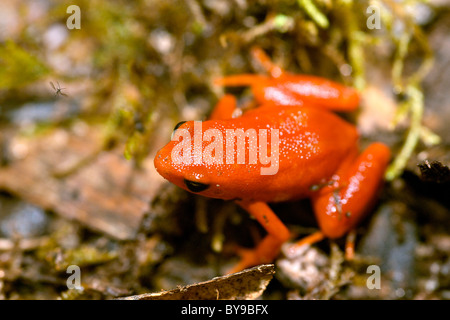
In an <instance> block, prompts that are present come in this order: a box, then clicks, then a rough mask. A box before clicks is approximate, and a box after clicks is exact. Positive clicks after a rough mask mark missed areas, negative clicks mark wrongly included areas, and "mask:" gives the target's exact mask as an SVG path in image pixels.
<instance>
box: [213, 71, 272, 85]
mask: <svg viewBox="0 0 450 320" xmlns="http://www.w3.org/2000/svg"><path fill="white" fill-rule="evenodd" d="M269 79H270V78H269V77H267V76H264V75H259V74H247V73H244V74H237V75H233V76H226V77H223V78H218V79H215V80H214V84H216V85H219V86H226V87H247V86H249V87H252V86H254V85H258V84H261V83H265V82H267V81H268V80H269Z"/></svg>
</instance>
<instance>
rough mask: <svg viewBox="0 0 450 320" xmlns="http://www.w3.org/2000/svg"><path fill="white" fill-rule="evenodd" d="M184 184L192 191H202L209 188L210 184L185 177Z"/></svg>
mask: <svg viewBox="0 0 450 320" xmlns="http://www.w3.org/2000/svg"><path fill="white" fill-rule="evenodd" d="M184 184H185V185H186V187H187V188H188V189H189V191H192V192H202V191H205V190H206V189H208V188H209V184H204V183H200V182H194V181H191V180H186V179H184Z"/></svg>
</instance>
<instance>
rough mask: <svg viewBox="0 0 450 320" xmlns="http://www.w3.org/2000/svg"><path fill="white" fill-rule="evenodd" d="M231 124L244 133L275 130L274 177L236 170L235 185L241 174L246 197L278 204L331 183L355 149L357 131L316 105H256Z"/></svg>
mask: <svg viewBox="0 0 450 320" xmlns="http://www.w3.org/2000/svg"><path fill="white" fill-rule="evenodd" d="M232 121H233V122H234V125H233V126H234V127H235V128H238V127H240V128H243V129H244V130H247V129H250V128H253V129H255V130H257V131H258V130H260V129H268V128H270V129H278V135H279V145H278V150H279V155H278V157H279V159H278V164H277V171H276V173H275V174H273V175H270V174H269V175H262V174H261V172H260V170H252V171H251V172H250V171H248V170H247V171H245V172H244V171H242V174H238V173H237V172H235V175H234V177H235V179H236V181H235V182H236V183H239V182H238V181H237V180H239V181H242V179H243V177H244V176H247V178H248V179H244V180H248V181H251V183H247V184H246V187H245V196H246V197H247V198H250V199H254V200H261V201H267V202H277V201H286V200H293V199H296V198H302V197H306V196H308V195H309V194H310V192H311V187H312V186H314V185H316V184H320V183H323V182H326V181H327V180H328V179H330V178H331V176H332V175H333V174H334V173H336V171H337V169H338V167H339V166H340V164H341V163H342V162H343V161H344V160H345V158H346V156H347V155H348V154H349V153H351V152H354V151H355V148H356V147H357V139H358V133H357V130H356V128H355V127H354V126H353V125H352V124H350V123H348V122H346V121H344V120H343V119H341V118H340V117H339V116H337V115H335V114H333V113H331V112H329V111H324V110H321V109H319V108H315V107H306V106H303V107H274V106H266V107H260V108H258V109H255V110H253V111H249V112H247V113H246V114H244V115H243V116H242V117H241V118H238V119H233V120H232ZM269 131H270V130H269ZM268 143H269V144H270V143H271V140H270V137H269V138H268ZM270 147H272V148H273V147H274V146H273V145H272V146H269V148H268V149H270ZM271 151H272V150H271ZM268 155H269V156H270V152H269V151H268ZM272 160H273V159H272ZM272 165H273V164H272ZM261 166H264V165H261ZM267 166H268V165H267ZM242 169H243V170H245V168H244V167H242Z"/></svg>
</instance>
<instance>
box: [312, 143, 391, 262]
mask: <svg viewBox="0 0 450 320" xmlns="http://www.w3.org/2000/svg"><path fill="white" fill-rule="evenodd" d="M389 159H390V150H389V148H388V147H387V146H385V145H384V144H382V143H373V144H371V145H370V146H369V147H368V148H367V149H366V150H365V151H364V152H363V153H362V154H360V155H359V156H357V157H356V158H354V159H353V160H351V161H345V164H344V165H343V166H342V168H341V169H339V170H338V172H337V173H336V176H337V179H336V183H335V184H333V185H328V186H326V187H324V188H322V189H320V190H319V191H317V193H316V194H315V195H313V196H312V203H313V207H314V212H315V215H316V218H317V220H318V223H319V226H320V230H321V231H322V232H323V233H324V235H325V236H326V237H327V238H332V239H335V238H340V237H342V236H343V235H345V234H347V233H348V232H349V231H351V230H353V229H354V228H355V227H356V226H357V224H358V223H359V222H360V221H361V220H362V219H363V218H364V216H365V215H366V214H367V213H368V212H369V210H370V208H371V206H372V205H373V204H374V202H375V200H376V197H377V195H378V191H379V189H380V187H381V184H382V182H383V178H384V172H385V170H386V167H387V165H388V162H389ZM350 240H351V239H350ZM350 242H351V241H350ZM348 251H349V254H351V252H350V251H352V249H351V246H350V247H348Z"/></svg>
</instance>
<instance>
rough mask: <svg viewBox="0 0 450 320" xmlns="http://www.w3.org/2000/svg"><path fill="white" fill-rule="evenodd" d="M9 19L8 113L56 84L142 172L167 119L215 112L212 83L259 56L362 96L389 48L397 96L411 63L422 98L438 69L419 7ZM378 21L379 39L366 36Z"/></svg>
mask: <svg viewBox="0 0 450 320" xmlns="http://www.w3.org/2000/svg"><path fill="white" fill-rule="evenodd" d="M72 4H76V5H78V6H79V7H80V9H81V29H79V30H78V29H72V30H69V29H67V28H66V21H67V19H68V18H69V16H70V15H71V13H70V12H69V13H68V12H67V8H68V6H69V5H72ZM370 6H371V7H370ZM369 7H370V8H374V9H372V10H369V9H368V8H369ZM5 9H6V10H5ZM377 10H378V11H377ZM2 11H3V15H2V16H3V17H4V19H2V22H0V23H1V26H2V29H1V30H2V32H1V35H0V41H1V42H2V44H1V46H0V66H1V67H0V90H1V91H0V104H1V105H2V109H3V111H5V110H6V109H7V108H8V104H9V103H10V101H12V100H15V99H20V100H30V99H45V98H49V97H50V96H51V94H52V92H51V90H49V86H48V83H49V81H51V79H53V81H55V80H59V82H60V83H63V87H67V88H66V92H72V93H71V94H70V96H71V99H73V100H74V101H75V103H76V104H77V105H78V106H79V108H80V116H81V117H86V118H89V117H95V118H96V119H99V118H98V117H99V116H100V117H101V118H102V117H103V120H102V121H104V123H105V124H106V127H105V144H104V145H105V147H108V146H111V144H114V143H115V142H117V141H127V147H126V150H125V155H126V157H127V158H129V159H131V158H133V159H135V160H136V163H139V162H140V161H141V160H142V159H143V158H144V157H146V156H147V154H148V146H149V145H151V141H152V136H153V133H154V132H155V130H156V129H157V127H158V124H159V123H160V122H161V119H162V118H167V117H169V118H171V119H173V122H174V123H176V122H177V121H179V120H181V119H186V118H190V119H193V118H202V117H204V116H205V115H206V114H207V113H208V112H209V111H210V110H211V108H212V106H213V105H214V103H215V102H216V101H217V99H218V98H219V97H220V95H221V94H222V91H223V89H222V88H218V87H214V86H213V85H212V79H213V78H216V77H220V76H222V75H225V74H232V73H239V72H244V71H248V72H252V71H254V69H252V65H251V61H249V60H248V51H249V50H248V49H249V47H250V46H251V45H255V44H257V45H259V46H261V47H263V48H264V49H265V50H268V51H269V52H270V54H271V56H272V57H273V59H274V60H275V61H276V62H278V63H280V64H281V65H283V66H284V67H288V68H289V70H290V71H292V72H303V73H312V74H317V75H321V76H326V77H329V78H334V79H335V80H338V81H341V82H344V83H346V84H348V85H354V86H356V87H358V88H359V89H361V90H363V89H364V87H365V86H366V84H367V81H368V79H367V78H366V77H367V74H366V71H365V68H366V64H367V56H368V55H369V56H370V50H371V47H372V48H376V47H381V48H382V49H383V50H382V52H383V53H384V55H385V56H384V57H383V59H386V60H387V61H390V62H389V63H390V64H391V67H393V79H392V81H393V83H392V84H391V85H392V87H393V88H394V89H395V91H396V92H395V93H396V94H404V96H407V97H409V96H408V95H406V94H405V92H406V91H407V88H408V85H410V83H408V80H407V77H406V76H404V75H403V61H404V60H405V59H406V58H407V57H410V56H413V55H415V56H416V57H418V59H423V62H422V63H417V62H416V63H415V65H414V67H413V69H414V68H415V69H416V70H420V71H421V72H420V74H418V75H417V77H416V78H417V79H415V80H414V86H415V88H417V89H418V91H419V92H420V86H419V83H420V80H421V79H422V78H423V75H425V74H426V70H422V69H428V68H429V66H430V63H429V62H430V61H431V53H430V49H429V47H428V45H427V42H426V39H425V38H424V36H423V34H422V31H421V29H420V24H422V25H426V23H428V22H430V21H431V19H432V15H433V13H432V11H431V9H430V8H429V7H426V6H424V4H423V1H418V0H417V1H403V2H401V3H397V2H394V1H388V0H386V1H349V0H339V1H331V0H316V1H313V0H308V1H306V0H298V1H294V0H286V1H269V0H261V1H246V0H234V1H225V0H217V1H210V0H205V1H196V0H185V1H181V0H171V1H159V0H140V1H133V2H128V1H104V0H95V1H76V3H74V2H73V1H51V0H39V1H6V3H5V7H4V10H2ZM373 14H376V15H378V16H377V17H375V18H376V19H378V23H379V24H380V25H382V28H380V29H369V28H368V27H367V26H368V19H373V18H374V17H372V18H370V16H371V15H373ZM371 21H372V22H373V20H371ZM409 44H410V45H409ZM411 53H412V54H411ZM421 68H422V69H421ZM405 110H406V111H405ZM408 111H409V107H406V108H404V110H403V114H405V113H406V114H407V113H408ZM419 119H420V116H419ZM401 166H402V165H401Z"/></svg>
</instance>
